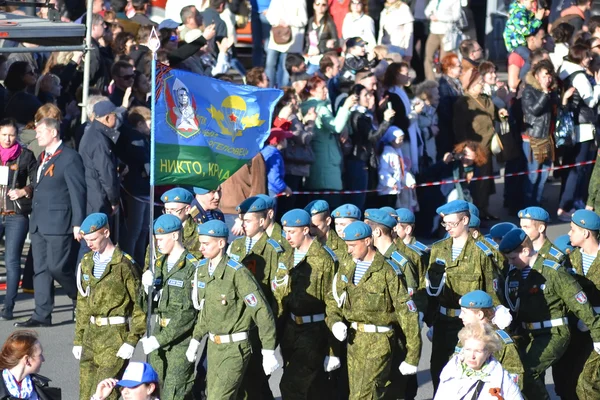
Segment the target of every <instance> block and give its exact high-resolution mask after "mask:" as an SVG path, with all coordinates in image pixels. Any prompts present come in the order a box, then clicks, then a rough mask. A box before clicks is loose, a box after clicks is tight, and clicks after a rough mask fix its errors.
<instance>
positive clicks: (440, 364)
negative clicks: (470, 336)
mask: <svg viewBox="0 0 600 400" xmlns="http://www.w3.org/2000/svg"><path fill="white" fill-rule="evenodd" d="M442 318H443V319H442ZM462 328H463V323H462V320H461V319H460V318H452V319H449V318H447V317H441V316H440V318H438V319H437V320H436V321H435V322H434V324H433V338H432V340H431V366H430V372H431V382H432V383H433V389H434V390H437V388H438V386H439V384H440V374H441V373H442V370H443V369H444V367H445V366H446V364H447V363H448V360H450V357H452V355H453V354H454V351H455V350H456V344H457V343H458V332H459V331H460V330H461V329H462Z"/></svg>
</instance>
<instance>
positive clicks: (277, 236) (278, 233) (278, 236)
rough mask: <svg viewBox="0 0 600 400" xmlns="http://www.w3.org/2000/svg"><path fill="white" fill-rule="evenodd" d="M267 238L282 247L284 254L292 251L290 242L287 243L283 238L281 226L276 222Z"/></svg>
mask: <svg viewBox="0 0 600 400" xmlns="http://www.w3.org/2000/svg"><path fill="white" fill-rule="evenodd" d="M269 237H270V238H271V239H273V240H275V241H276V242H277V243H279V245H280V246H281V247H283V250H284V251H285V252H286V253H289V252H292V251H293V250H294V249H292V246H290V242H288V241H287V239H286V238H285V234H284V233H283V228H281V225H279V224H278V223H277V222H275V225H274V226H273V231H272V232H271V236H269Z"/></svg>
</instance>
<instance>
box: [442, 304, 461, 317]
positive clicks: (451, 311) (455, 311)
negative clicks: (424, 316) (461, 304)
mask: <svg viewBox="0 0 600 400" xmlns="http://www.w3.org/2000/svg"><path fill="white" fill-rule="evenodd" d="M440 314H444V315H446V316H448V317H458V316H459V315H460V308H446V307H442V306H440Z"/></svg>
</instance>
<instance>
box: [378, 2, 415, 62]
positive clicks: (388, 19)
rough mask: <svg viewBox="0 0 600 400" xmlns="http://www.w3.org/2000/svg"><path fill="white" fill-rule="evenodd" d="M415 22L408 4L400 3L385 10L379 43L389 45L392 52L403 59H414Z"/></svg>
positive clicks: (380, 26)
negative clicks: (405, 57) (398, 54)
mask: <svg viewBox="0 0 600 400" xmlns="http://www.w3.org/2000/svg"><path fill="white" fill-rule="evenodd" d="M414 21H415V19H414V18H413V15H412V12H411V11H410V7H409V6H408V5H407V4H406V3H403V2H398V3H396V4H393V5H391V6H389V7H386V8H384V9H383V11H382V12H381V17H380V18H379V36H378V38H377V43H378V44H384V45H389V46H390V51H391V52H396V53H400V55H402V56H403V57H404V56H407V57H412V52H413V40H414V34H413V23H414Z"/></svg>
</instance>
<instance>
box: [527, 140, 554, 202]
mask: <svg viewBox="0 0 600 400" xmlns="http://www.w3.org/2000/svg"><path fill="white" fill-rule="evenodd" d="M523 153H525V158H526V160H527V171H535V170H538V169H542V168H550V165H551V164H552V160H550V159H547V160H545V161H544V162H543V163H541V164H540V163H538V162H537V161H536V159H535V158H534V157H533V155H532V154H531V145H530V144H529V142H523ZM548 175H550V172H549V171H543V172H534V173H530V174H529V175H527V178H529V179H526V180H525V206H526V207H530V206H539V205H540V204H541V203H542V195H543V193H544V185H545V184H546V180H548Z"/></svg>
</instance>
